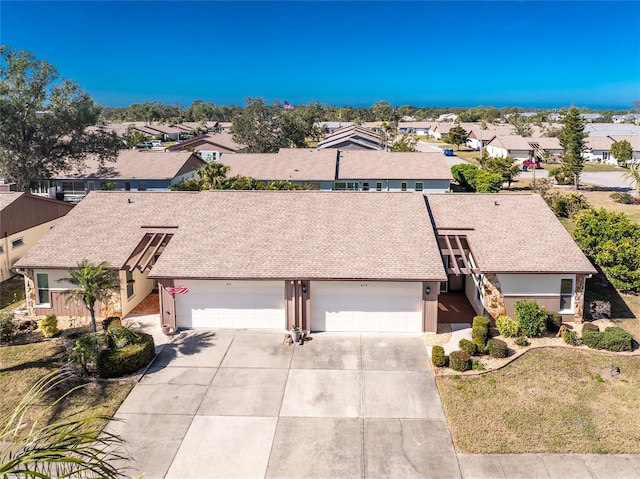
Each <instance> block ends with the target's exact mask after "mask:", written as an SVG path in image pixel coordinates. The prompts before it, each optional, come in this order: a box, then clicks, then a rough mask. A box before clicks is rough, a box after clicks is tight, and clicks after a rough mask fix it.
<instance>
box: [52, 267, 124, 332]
mask: <svg viewBox="0 0 640 479" xmlns="http://www.w3.org/2000/svg"><path fill="white" fill-rule="evenodd" d="M67 273H68V274H69V277H68V278H63V279H61V281H66V282H68V283H71V284H73V285H74V286H77V288H76V289H70V290H67V291H65V294H67V295H68V296H69V297H68V299H67V303H69V302H76V303H80V304H84V305H85V306H86V307H87V309H88V310H89V312H90V313H91V324H92V326H93V332H94V333H95V332H96V331H98V327H97V326H96V310H95V308H96V303H97V302H98V301H102V302H106V301H108V300H109V299H111V296H112V295H113V292H114V291H116V290H118V289H119V288H120V280H119V278H118V275H117V273H116V272H115V270H113V269H111V268H109V265H108V263H107V262H106V261H103V262H101V263H99V264H97V265H95V264H93V263H89V262H88V261H87V260H84V261H82V262H81V263H79V264H78V268H76V269H70V270H68V271H67Z"/></svg>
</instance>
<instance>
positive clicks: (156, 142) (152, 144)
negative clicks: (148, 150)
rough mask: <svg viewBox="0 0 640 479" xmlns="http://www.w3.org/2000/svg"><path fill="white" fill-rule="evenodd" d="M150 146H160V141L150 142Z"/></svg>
mask: <svg viewBox="0 0 640 479" xmlns="http://www.w3.org/2000/svg"><path fill="white" fill-rule="evenodd" d="M151 146H158V147H160V146H162V141H160V140H151Z"/></svg>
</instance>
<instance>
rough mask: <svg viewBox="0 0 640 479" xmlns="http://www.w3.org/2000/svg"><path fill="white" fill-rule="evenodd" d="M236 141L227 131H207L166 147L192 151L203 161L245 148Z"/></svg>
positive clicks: (171, 149) (216, 158)
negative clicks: (204, 133)
mask: <svg viewBox="0 0 640 479" xmlns="http://www.w3.org/2000/svg"><path fill="white" fill-rule="evenodd" d="M245 148H246V146H245V145H241V144H239V143H236V142H235V141H234V140H233V135H232V134H231V133H229V132H220V133H207V134H206V135H200V136H196V137H194V138H191V139H190V140H186V141H183V142H180V143H176V144H175V145H171V146H170V147H168V148H167V150H168V151H193V152H195V153H196V154H197V155H198V156H199V157H200V158H202V159H203V160H205V161H215V160H219V159H220V156H221V155H222V154H224V153H236V152H238V151H242V150H243V149H245Z"/></svg>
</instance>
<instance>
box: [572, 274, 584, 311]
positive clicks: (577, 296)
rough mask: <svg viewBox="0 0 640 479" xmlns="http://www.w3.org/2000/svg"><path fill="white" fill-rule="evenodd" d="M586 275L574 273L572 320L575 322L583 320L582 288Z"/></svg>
mask: <svg viewBox="0 0 640 479" xmlns="http://www.w3.org/2000/svg"><path fill="white" fill-rule="evenodd" d="M586 281H587V277H586V275H584V274H576V287H575V292H574V294H573V305H574V306H573V307H574V313H573V321H574V322H575V323H582V321H583V320H584V290H585V285H586Z"/></svg>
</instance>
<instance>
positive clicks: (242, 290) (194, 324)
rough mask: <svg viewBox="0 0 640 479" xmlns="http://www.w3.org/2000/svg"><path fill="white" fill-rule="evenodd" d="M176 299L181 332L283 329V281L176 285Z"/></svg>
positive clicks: (181, 283)
mask: <svg viewBox="0 0 640 479" xmlns="http://www.w3.org/2000/svg"><path fill="white" fill-rule="evenodd" d="M180 285H181V286H186V287H187V288H189V292H188V293H187V294H183V295H176V316H177V323H178V326H179V327H182V328H230V329H280V330H282V329H285V326H286V325H285V312H284V282H283V281H211V280H186V281H180Z"/></svg>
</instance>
